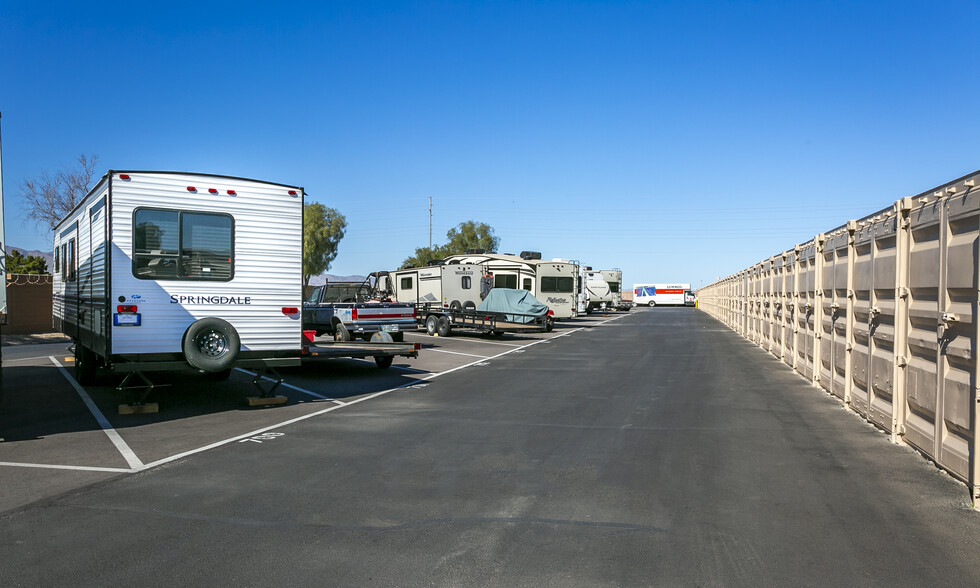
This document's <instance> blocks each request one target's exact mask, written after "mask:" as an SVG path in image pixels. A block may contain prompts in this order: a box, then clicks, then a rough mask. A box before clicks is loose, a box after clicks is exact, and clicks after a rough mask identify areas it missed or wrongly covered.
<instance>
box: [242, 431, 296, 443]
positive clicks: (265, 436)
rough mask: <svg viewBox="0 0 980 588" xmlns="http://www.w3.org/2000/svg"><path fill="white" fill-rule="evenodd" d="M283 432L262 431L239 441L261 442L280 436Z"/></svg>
mask: <svg viewBox="0 0 980 588" xmlns="http://www.w3.org/2000/svg"><path fill="white" fill-rule="evenodd" d="M283 435H285V433H262V434H261V435H256V436H254V437H249V438H248V439H242V440H241V441H239V443H245V442H246V441H251V442H252V443H261V442H263V441H272V440H273V439H276V438H279V437H282V436H283Z"/></svg>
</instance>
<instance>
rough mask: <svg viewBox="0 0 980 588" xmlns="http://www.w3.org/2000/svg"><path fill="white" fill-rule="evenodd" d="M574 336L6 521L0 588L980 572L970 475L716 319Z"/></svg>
mask: <svg viewBox="0 0 980 588" xmlns="http://www.w3.org/2000/svg"><path fill="white" fill-rule="evenodd" d="M554 335H555V336H554V337H552V338H541V339H536V340H533V341H528V342H526V344H522V345H514V346H511V347H507V348H501V349H500V350H497V351H496V352H494V353H490V352H486V353H482V352H481V353H480V354H475V353H474V354H473V355H474V356H476V355H479V357H482V358H483V359H475V360H474V361H471V362H470V363H467V364H466V365H465V366H461V367H460V368H459V369H447V370H445V371H444V372H440V373H439V374H438V377H432V378H428V379H424V378H419V379H418V380H417V381H415V382H411V383H410V385H404V386H402V387H397V388H394V389H390V390H387V391H386V392H385V393H384V394H378V395H376V396H364V397H361V398H359V399H358V401H356V402H350V403H347V404H343V405H338V406H337V408H336V409H335V410H330V411H329V412H326V411H324V412H323V413H322V414H319V413H318V414H316V415H315V416H313V417H311V418H303V419H301V420H296V421H295V422H292V423H288V424H284V425H282V426H281V427H277V428H275V429H273V430H270V431H268V432H267V433H266V434H265V437H263V438H261V439H242V440H240V441H237V442H234V443H225V444H222V445H221V446H218V447H215V448H213V449H211V450H208V451H202V452H197V453H193V454H190V455H188V456H186V457H183V458H180V459H174V460H172V461H168V462H167V463H165V464H162V465H160V466H159V467H154V468H151V469H146V470H143V471H139V472H137V473H122V474H114V475H111V476H106V477H104V478H101V479H98V480H94V481H92V482H91V483H88V484H87V485H84V486H81V487H78V488H76V489H72V490H70V491H66V492H64V493H62V494H58V495H55V496H51V497H48V498H44V499H42V500H39V501H37V502H33V503H30V504H27V505H24V506H20V507H17V508H14V509H10V510H7V511H6V512H3V513H0V585H4V586H20V585H23V586H51V585H66V584H72V585H77V586H86V585H90V586H104V585H140V586H164V585H167V586H170V585H174V584H175V583H178V584H181V585H228V584H235V585H240V586H269V585H343V586H364V585H371V586H419V585H426V586H430V585H431V586H827V585H832V586H877V585H882V586H883V585H912V586H939V585H961V586H962V585H967V586H968V585H980V566H977V565H976V554H977V553H978V548H980V514H978V513H977V512H975V511H973V510H972V509H971V508H970V507H969V505H968V504H967V501H968V498H969V495H968V493H967V491H966V489H965V487H964V486H963V485H962V484H959V483H958V482H955V481H953V480H952V479H950V478H949V477H948V476H946V475H944V474H942V473H940V472H939V470H937V469H936V468H935V467H934V466H932V465H931V464H930V463H929V462H927V461H926V460H924V459H923V458H922V457H921V456H919V455H918V454H917V453H915V452H914V451H912V450H910V449H909V448H907V447H904V446H901V445H894V444H891V443H890V442H889V441H888V437H887V436H886V435H884V434H882V433H881V432H879V431H877V430H876V429H874V428H873V427H871V426H870V425H868V424H867V423H866V422H864V421H863V420H861V419H860V418H859V417H858V416H856V415H855V414H853V413H851V412H848V411H846V410H845V409H844V408H843V407H842V406H841V405H840V403H839V402H837V401H836V400H835V399H833V398H831V397H830V396H828V395H827V394H826V393H824V392H822V391H821V390H818V389H816V388H813V387H811V386H810V385H809V384H808V383H806V382H804V381H803V380H802V379H801V378H800V377H799V376H798V375H796V374H795V373H793V372H792V371H791V370H790V369H789V368H788V367H786V366H784V365H782V364H780V362H779V361H778V360H777V359H775V358H773V357H771V356H769V355H767V354H766V353H765V352H763V351H762V350H761V349H759V348H758V347H757V346H755V345H753V344H751V343H750V342H748V341H746V340H745V339H743V338H741V337H740V336H738V335H736V334H735V333H733V332H732V331H731V330H729V329H727V328H726V327H724V326H723V325H721V324H720V323H718V322H717V321H715V320H714V319H712V318H710V317H709V316H707V315H706V314H705V313H702V312H698V311H696V310H693V309H689V308H677V309H669V308H656V309H649V310H647V309H643V310H637V311H634V312H631V313H628V314H626V315H619V316H617V317H615V320H610V321H591V322H589V323H588V326H587V327H585V328H580V329H579V328H565V329H564V330H561V331H556V332H555V333H554ZM455 353H457V354H461V353H467V352H463V351H456V352H455ZM6 359H7V357H6V356H5V360H6ZM5 472H6V470H4V469H2V468H0V476H3V475H4V474H5ZM0 486H2V484H0Z"/></svg>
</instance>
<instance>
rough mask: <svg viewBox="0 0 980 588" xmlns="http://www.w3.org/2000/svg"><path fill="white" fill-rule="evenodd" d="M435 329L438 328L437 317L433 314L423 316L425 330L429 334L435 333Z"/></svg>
mask: <svg viewBox="0 0 980 588" xmlns="http://www.w3.org/2000/svg"><path fill="white" fill-rule="evenodd" d="M437 330H439V317H437V316H436V315H434V314H430V315H429V316H427V317H425V332H426V333H428V334H429V335H430V336H431V335H435V334H436V331H437Z"/></svg>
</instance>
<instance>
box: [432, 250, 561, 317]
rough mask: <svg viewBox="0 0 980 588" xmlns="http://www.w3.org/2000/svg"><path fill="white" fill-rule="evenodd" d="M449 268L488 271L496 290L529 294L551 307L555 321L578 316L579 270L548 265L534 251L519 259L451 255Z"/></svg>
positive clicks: (558, 263) (475, 253)
mask: <svg viewBox="0 0 980 588" xmlns="http://www.w3.org/2000/svg"><path fill="white" fill-rule="evenodd" d="M445 262H446V263H447V264H454V263H460V264H472V265H481V266H483V267H485V268H486V271H487V273H488V274H489V275H492V276H493V285H494V287H495V288H515V289H520V290H527V291H528V292H530V293H531V294H533V295H534V297H535V298H537V299H538V300H539V301H541V302H543V303H545V304H547V305H548V308H550V309H551V310H552V312H554V317H555V318H556V319H565V318H572V317H574V316H577V315H578V313H577V309H576V297H577V296H578V290H577V288H576V280H575V278H576V276H577V275H578V274H577V272H578V266H577V264H574V263H568V262H563V261H546V260H542V259H541V254H540V253H538V252H535V251H522V252H521V254H520V255H519V256H518V255H509V254H506V253H505V254H499V253H484V252H482V251H478V250H477V251H472V252H467V253H464V254H462V255H451V256H449V257H447V258H446V259H445Z"/></svg>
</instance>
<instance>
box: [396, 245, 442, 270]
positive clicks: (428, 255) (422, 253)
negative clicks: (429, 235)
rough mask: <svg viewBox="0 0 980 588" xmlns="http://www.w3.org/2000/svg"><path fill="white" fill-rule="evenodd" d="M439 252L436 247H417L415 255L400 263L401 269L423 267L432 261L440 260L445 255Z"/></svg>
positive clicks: (438, 248)
mask: <svg viewBox="0 0 980 588" xmlns="http://www.w3.org/2000/svg"><path fill="white" fill-rule="evenodd" d="M440 250H441V248H440V247H439V246H438V245H436V246H434V247H418V248H416V249H415V255H412V256H411V257H409V258H408V259H406V260H405V261H403V262H402V268H409V267H425V266H426V265H428V264H429V262H430V261H432V260H434V259H442V258H443V257H445V255H442V254H441V253H440Z"/></svg>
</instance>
